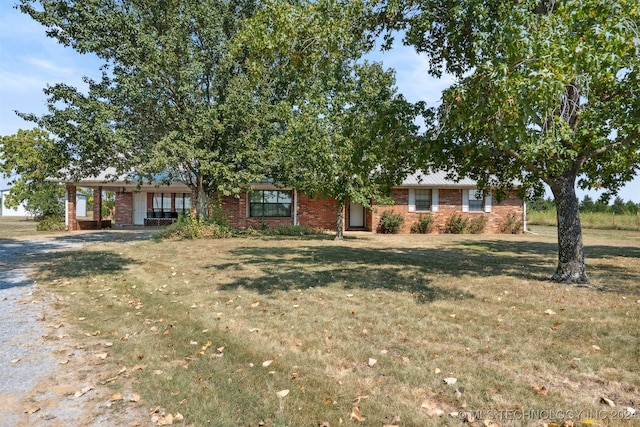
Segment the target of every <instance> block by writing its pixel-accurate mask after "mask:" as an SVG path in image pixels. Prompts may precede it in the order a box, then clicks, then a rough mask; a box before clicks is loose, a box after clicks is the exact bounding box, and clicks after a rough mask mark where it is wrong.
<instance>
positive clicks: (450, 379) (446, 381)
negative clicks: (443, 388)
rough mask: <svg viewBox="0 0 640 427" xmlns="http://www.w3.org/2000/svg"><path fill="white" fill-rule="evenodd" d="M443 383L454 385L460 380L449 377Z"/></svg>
mask: <svg viewBox="0 0 640 427" xmlns="http://www.w3.org/2000/svg"><path fill="white" fill-rule="evenodd" d="M442 381H444V383H445V384H448V385H454V384H455V383H456V382H458V379H457V378H453V377H448V378H445V379H443V380H442Z"/></svg>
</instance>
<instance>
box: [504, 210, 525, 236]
mask: <svg viewBox="0 0 640 427" xmlns="http://www.w3.org/2000/svg"><path fill="white" fill-rule="evenodd" d="M522 225H523V222H522V220H521V219H519V218H518V217H517V216H516V215H515V214H512V213H510V214H509V215H507V217H506V218H505V219H504V222H503V223H502V224H501V225H500V232H501V233H506V234H520V233H522Z"/></svg>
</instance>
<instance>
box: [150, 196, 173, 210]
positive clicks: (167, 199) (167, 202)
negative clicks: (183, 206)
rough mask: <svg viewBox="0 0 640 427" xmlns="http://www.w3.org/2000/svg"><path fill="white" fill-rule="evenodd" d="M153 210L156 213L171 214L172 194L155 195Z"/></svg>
mask: <svg viewBox="0 0 640 427" xmlns="http://www.w3.org/2000/svg"><path fill="white" fill-rule="evenodd" d="M153 210H154V211H155V212H171V193H154V194H153Z"/></svg>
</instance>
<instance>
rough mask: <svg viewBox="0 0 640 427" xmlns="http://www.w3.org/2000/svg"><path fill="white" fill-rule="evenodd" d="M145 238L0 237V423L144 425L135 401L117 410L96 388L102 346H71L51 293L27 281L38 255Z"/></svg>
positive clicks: (9, 426) (13, 426) (144, 414)
mask: <svg viewBox="0 0 640 427" xmlns="http://www.w3.org/2000/svg"><path fill="white" fill-rule="evenodd" d="M149 237H150V233H148V232H143V231H115V230H114V231H103V232H83V233H73V234H68V233H67V234H64V235H59V236H53V237H47V238H42V237H37V238H27V239H24V238H22V239H7V240H3V239H0V378H1V380H0V426H6V427H20V426H146V425H151V420H150V416H149V415H148V411H147V409H145V408H144V407H143V406H142V404H139V403H136V402H137V401H136V400H135V399H129V403H130V404H126V405H123V404H121V403H120V400H118V401H115V400H114V399H112V395H111V393H112V392H113V391H111V390H109V389H108V388H107V387H105V386H101V385H100V381H99V377H98V376H99V371H100V369H99V366H97V365H99V363H100V355H101V354H104V352H105V348H106V346H108V344H109V343H105V342H102V341H100V340H99V339H97V338H94V339H92V340H87V342H85V341H84V340H83V342H81V343H79V342H75V341H73V340H72V339H71V338H70V337H69V336H68V335H67V334H66V333H65V328H66V327H67V325H66V319H65V318H64V317H63V315H62V314H61V313H59V312H58V311H56V310H55V307H54V305H55V302H56V296H55V295H54V294H51V293H48V292H45V291H43V290H42V289H39V288H38V284H37V283H35V282H34V280H33V279H32V278H31V276H32V274H33V273H34V272H35V271H36V270H37V268H38V266H39V263H41V262H42V260H43V256H42V255H43V254H47V253H51V252H54V253H55V252H61V251H65V250H69V249H78V248H81V247H85V246H88V245H99V244H101V243H102V242H113V241H121V242H127V241H132V240H140V239H148V238H149ZM92 338H93V337H92ZM125 398H126V397H124V398H123V400H124V399H125Z"/></svg>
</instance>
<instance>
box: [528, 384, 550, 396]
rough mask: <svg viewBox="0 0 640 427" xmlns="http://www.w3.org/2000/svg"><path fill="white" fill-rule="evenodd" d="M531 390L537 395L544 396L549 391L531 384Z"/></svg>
mask: <svg viewBox="0 0 640 427" xmlns="http://www.w3.org/2000/svg"><path fill="white" fill-rule="evenodd" d="M531 388H532V389H533V391H535V392H536V393H538V394H542V395H546V394H547V392H548V391H549V390H548V389H547V388H546V387H545V386H539V385H538V384H531Z"/></svg>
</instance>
